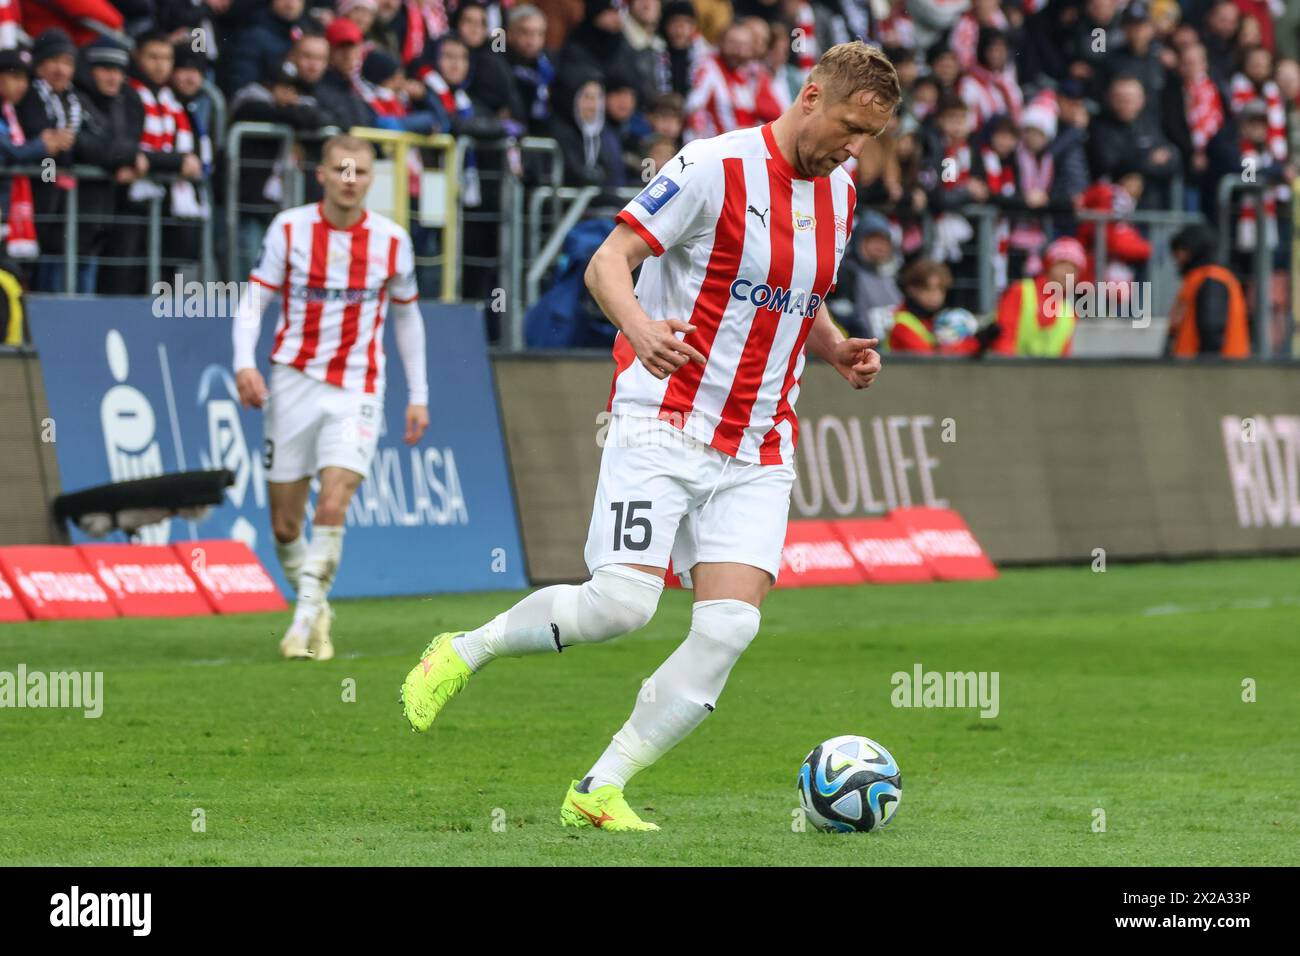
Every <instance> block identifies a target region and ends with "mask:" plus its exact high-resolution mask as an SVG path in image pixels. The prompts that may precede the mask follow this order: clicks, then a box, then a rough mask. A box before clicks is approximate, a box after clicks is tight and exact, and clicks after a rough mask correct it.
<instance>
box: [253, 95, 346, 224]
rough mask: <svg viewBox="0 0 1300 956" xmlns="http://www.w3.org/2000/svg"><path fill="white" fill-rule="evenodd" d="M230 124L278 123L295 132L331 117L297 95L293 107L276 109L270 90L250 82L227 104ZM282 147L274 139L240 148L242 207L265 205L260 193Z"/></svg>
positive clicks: (317, 126) (322, 123)
mask: <svg viewBox="0 0 1300 956" xmlns="http://www.w3.org/2000/svg"><path fill="white" fill-rule="evenodd" d="M229 111H230V122H231V123H232V124H233V123H241V122H249V123H280V124H283V125H285V126H291V127H293V128H294V129H295V130H316V129H320V128H321V127H322V126H329V125H331V120H330V118H329V117H328V116H327V115H326V113H325V111H324V110H322V109H321V107H320V105H319V104H318V103H317V102H316V99H315V98H314V97H312V96H310V95H308V94H305V93H300V94H299V97H298V102H297V103H295V104H294V105H293V106H277V105H276V103H275V101H274V100H273V99H272V98H271V90H270V89H269V88H268V87H267V86H265V85H263V84H261V83H250V84H249V85H248V86H246V87H244V88H243V89H242V90H240V91H239V93H238V94H237V95H236V96H235V98H234V99H233V100H231V102H230V107H229ZM280 151H281V144H280V142H279V141H278V140H273V139H246V140H244V141H243V142H242V144H241V145H240V147H239V159H240V166H239V202H240V203H241V204H243V205H266V204H267V203H268V202H269V200H268V199H267V198H266V196H265V195H264V194H263V190H264V189H265V188H266V181H267V180H268V179H269V178H270V176H271V171H272V169H273V167H274V165H275V161H276V159H277V158H278V157H279V155H280Z"/></svg>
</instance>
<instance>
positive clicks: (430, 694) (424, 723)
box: [402, 631, 474, 732]
mask: <svg viewBox="0 0 1300 956" xmlns="http://www.w3.org/2000/svg"><path fill="white" fill-rule="evenodd" d="M461 633H463V632H461V631H448V632H447V633H445V634H439V635H438V636H437V637H435V638H434V639H433V640H432V641H430V642H429V646H428V647H426V648H425V649H424V653H423V654H421V655H420V663H418V664H416V665H415V666H414V667H412V668H411V672H410V673H409V674H407V675H406V680H404V681H403V682H402V713H403V714H405V715H406V720H407V722H408V723H410V725H411V729H412V730H418V731H420V732H424V731H426V730H428V729H429V727H430V726H431V725H432V724H433V719H434V718H435V717H437V716H438V712H439V711H440V710H442V708H443V707H445V706H446V705H447V701H449V700H451V699H452V697H454V696H455V695H456V694H458V693H460V692H461V690H462V689H464V687H465V684H466V683H468V682H469V678H470V675H471V674H473V673H474V672H473V671H472V670H470V669H469V665H468V664H466V663H465V662H464V661H463V660H461V659H460V655H459V654H457V653H456V651H455V650H454V649H453V648H452V646H451V639H452V638H453V637H456V636H457V635H459V634H461Z"/></svg>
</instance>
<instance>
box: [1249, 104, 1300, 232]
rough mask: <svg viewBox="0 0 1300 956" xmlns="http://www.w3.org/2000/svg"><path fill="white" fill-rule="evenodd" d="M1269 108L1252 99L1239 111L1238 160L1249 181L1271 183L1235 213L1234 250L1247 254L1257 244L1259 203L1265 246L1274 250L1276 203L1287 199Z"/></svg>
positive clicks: (1288, 195) (1287, 191) (1285, 176)
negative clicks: (1274, 147)
mask: <svg viewBox="0 0 1300 956" xmlns="http://www.w3.org/2000/svg"><path fill="white" fill-rule="evenodd" d="M1271 112H1272V111H1271V109H1270V108H1269V106H1268V104H1266V103H1265V102H1264V101H1263V100H1252V101H1251V102H1249V103H1247V104H1245V105H1244V106H1243V107H1242V108H1241V112H1240V125H1241V158H1242V164H1243V167H1244V169H1245V170H1246V171H1247V172H1249V174H1250V177H1251V179H1250V181H1251V182H1256V183H1261V184H1270V185H1271V188H1269V189H1266V190H1265V191H1264V192H1263V195H1262V196H1260V197H1259V198H1258V199H1256V200H1254V201H1252V200H1245V201H1243V202H1242V204H1241V207H1240V208H1239V209H1238V211H1237V250H1238V251H1239V252H1249V251H1252V250H1253V249H1254V248H1255V244H1256V243H1257V242H1258V241H1259V221H1260V216H1259V211H1258V205H1257V204H1258V203H1259V202H1262V203H1263V207H1264V208H1263V223H1264V243H1265V245H1266V246H1267V247H1268V248H1270V249H1276V248H1277V242H1278V228H1277V226H1278V222H1277V211H1278V204H1279V203H1280V202H1284V201H1285V200H1286V199H1288V198H1289V197H1290V190H1289V189H1288V188H1287V186H1286V182H1287V179H1288V177H1287V170H1286V167H1285V165H1284V163H1283V161H1282V160H1280V159H1278V157H1277V155H1276V154H1275V153H1274V152H1273V149H1272V139H1273V134H1272V125H1273V124H1272V117H1271V116H1270V113H1271Z"/></svg>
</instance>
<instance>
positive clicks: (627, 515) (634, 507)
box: [609, 501, 653, 551]
mask: <svg viewBox="0 0 1300 956" xmlns="http://www.w3.org/2000/svg"><path fill="white" fill-rule="evenodd" d="M652 504H653V502H650V501H614V502H610V505H609V508H610V510H611V511H613V512H614V550H615V551H644V550H646V549H647V548H649V547H650V533H651V527H650V519H649V517H647V516H646V515H640V516H638V515H637V512H638V511H641V510H646V511H649V510H650V506H651V505H652ZM638 535H639V536H638Z"/></svg>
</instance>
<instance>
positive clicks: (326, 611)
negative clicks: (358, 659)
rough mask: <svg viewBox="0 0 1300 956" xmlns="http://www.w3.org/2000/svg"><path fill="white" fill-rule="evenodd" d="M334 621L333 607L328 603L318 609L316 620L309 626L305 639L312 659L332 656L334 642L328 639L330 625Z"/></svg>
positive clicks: (326, 658) (327, 658) (318, 659)
mask: <svg viewBox="0 0 1300 956" xmlns="http://www.w3.org/2000/svg"><path fill="white" fill-rule="evenodd" d="M333 623H334V609H333V608H331V607H330V606H329V605H328V604H326V605H324V606H323V607H322V608H321V609H320V613H319V614H317V615H316V621H315V623H313V624H312V626H311V634H310V636H309V637H308V639H307V652H308V653H309V654H310V655H311V659H312V660H314V661H328V660H332V659H333V658H334V642H333V641H331V640H330V625H331V624H333Z"/></svg>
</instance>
